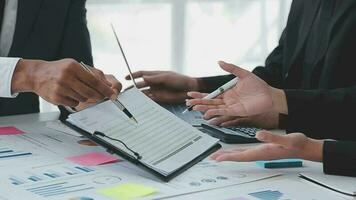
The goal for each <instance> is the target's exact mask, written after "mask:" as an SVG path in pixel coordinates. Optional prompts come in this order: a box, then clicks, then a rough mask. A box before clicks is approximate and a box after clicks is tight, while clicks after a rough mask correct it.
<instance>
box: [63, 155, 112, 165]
mask: <svg viewBox="0 0 356 200" xmlns="http://www.w3.org/2000/svg"><path fill="white" fill-rule="evenodd" d="M67 159H68V160H70V161H72V162H75V163H77V164H80V165H84V166H95V165H102V164H108V163H114V162H117V161H119V158H118V157H116V156H112V155H109V154H105V153H101V152H93V153H87V154H83V155H79V156H72V157H69V158H67Z"/></svg>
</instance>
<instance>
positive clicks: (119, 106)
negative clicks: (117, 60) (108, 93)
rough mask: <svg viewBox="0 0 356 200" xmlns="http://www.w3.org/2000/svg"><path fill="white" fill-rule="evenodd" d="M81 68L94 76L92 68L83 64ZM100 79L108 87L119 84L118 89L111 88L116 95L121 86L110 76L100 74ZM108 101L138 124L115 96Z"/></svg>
mask: <svg viewBox="0 0 356 200" xmlns="http://www.w3.org/2000/svg"><path fill="white" fill-rule="evenodd" d="M80 64H81V66H82V67H83V68H84V69H85V70H86V71H88V72H90V73H91V74H92V75H93V76H95V73H94V71H93V70H92V68H91V67H90V66H88V65H86V64H85V63H83V62H81V63H80ZM101 77H102V78H101V79H102V81H104V82H105V83H106V84H108V85H112V82H114V83H116V85H117V84H119V86H120V87H119V88H113V89H114V90H117V93H118V92H119V90H120V89H121V84H120V83H119V82H118V81H117V80H116V79H115V78H114V77H113V76H111V75H108V77H105V76H104V75H103V74H101ZM107 79H109V80H110V81H108V80H107ZM110 100H111V101H112V102H113V103H114V104H115V106H116V107H117V108H119V109H120V110H121V111H122V112H124V114H125V115H126V116H127V117H128V118H130V119H131V120H132V121H134V122H135V123H138V122H137V120H136V119H135V117H134V116H133V115H132V114H131V113H130V112H129V111H128V110H127V109H126V107H125V106H124V105H123V104H122V103H121V102H120V101H119V100H118V99H117V95H113V96H112V97H111V98H110Z"/></svg>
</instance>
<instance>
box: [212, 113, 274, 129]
mask: <svg viewBox="0 0 356 200" xmlns="http://www.w3.org/2000/svg"><path fill="white" fill-rule="evenodd" d="M209 123H210V124H212V125H215V126H222V127H234V126H248V127H259V128H263V129H275V128H278V127H279V113H275V112H272V111H271V112H267V113H263V114H259V115H253V116H248V117H235V116H219V117H215V118H212V119H210V120H209Z"/></svg>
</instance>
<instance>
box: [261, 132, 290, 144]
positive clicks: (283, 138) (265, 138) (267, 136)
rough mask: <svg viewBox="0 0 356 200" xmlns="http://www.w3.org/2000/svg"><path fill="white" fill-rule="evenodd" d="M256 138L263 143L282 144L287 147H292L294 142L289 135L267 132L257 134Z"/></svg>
mask: <svg viewBox="0 0 356 200" xmlns="http://www.w3.org/2000/svg"><path fill="white" fill-rule="evenodd" d="M256 138H257V139H258V140H260V141H262V142H266V143H274V144H280V145H282V146H287V147H289V146H291V145H292V142H293V141H292V140H291V138H290V137H289V135H277V134H273V133H271V132H269V131H265V130H263V131H259V132H257V133H256Z"/></svg>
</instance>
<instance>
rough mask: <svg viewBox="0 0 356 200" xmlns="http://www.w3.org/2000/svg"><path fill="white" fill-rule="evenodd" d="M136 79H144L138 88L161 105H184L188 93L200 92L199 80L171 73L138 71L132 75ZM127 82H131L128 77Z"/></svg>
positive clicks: (138, 84) (138, 83)
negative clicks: (192, 91)
mask: <svg viewBox="0 0 356 200" xmlns="http://www.w3.org/2000/svg"><path fill="white" fill-rule="evenodd" d="M132 76H133V78H134V79H138V78H142V79H143V80H142V81H140V82H137V87H138V88H140V89H143V88H147V89H144V90H143V92H144V93H145V94H146V95H147V96H149V97H150V98H151V99H153V100H154V101H157V102H161V103H183V102H185V99H187V92H188V91H191V90H196V91H198V90H199V84H198V80H197V79H196V78H192V77H189V76H185V75H182V74H178V73H175V72H171V71H138V72H134V73H133V74H132ZM125 78H126V80H131V77H130V76H129V75H127V76H126V77H125Z"/></svg>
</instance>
